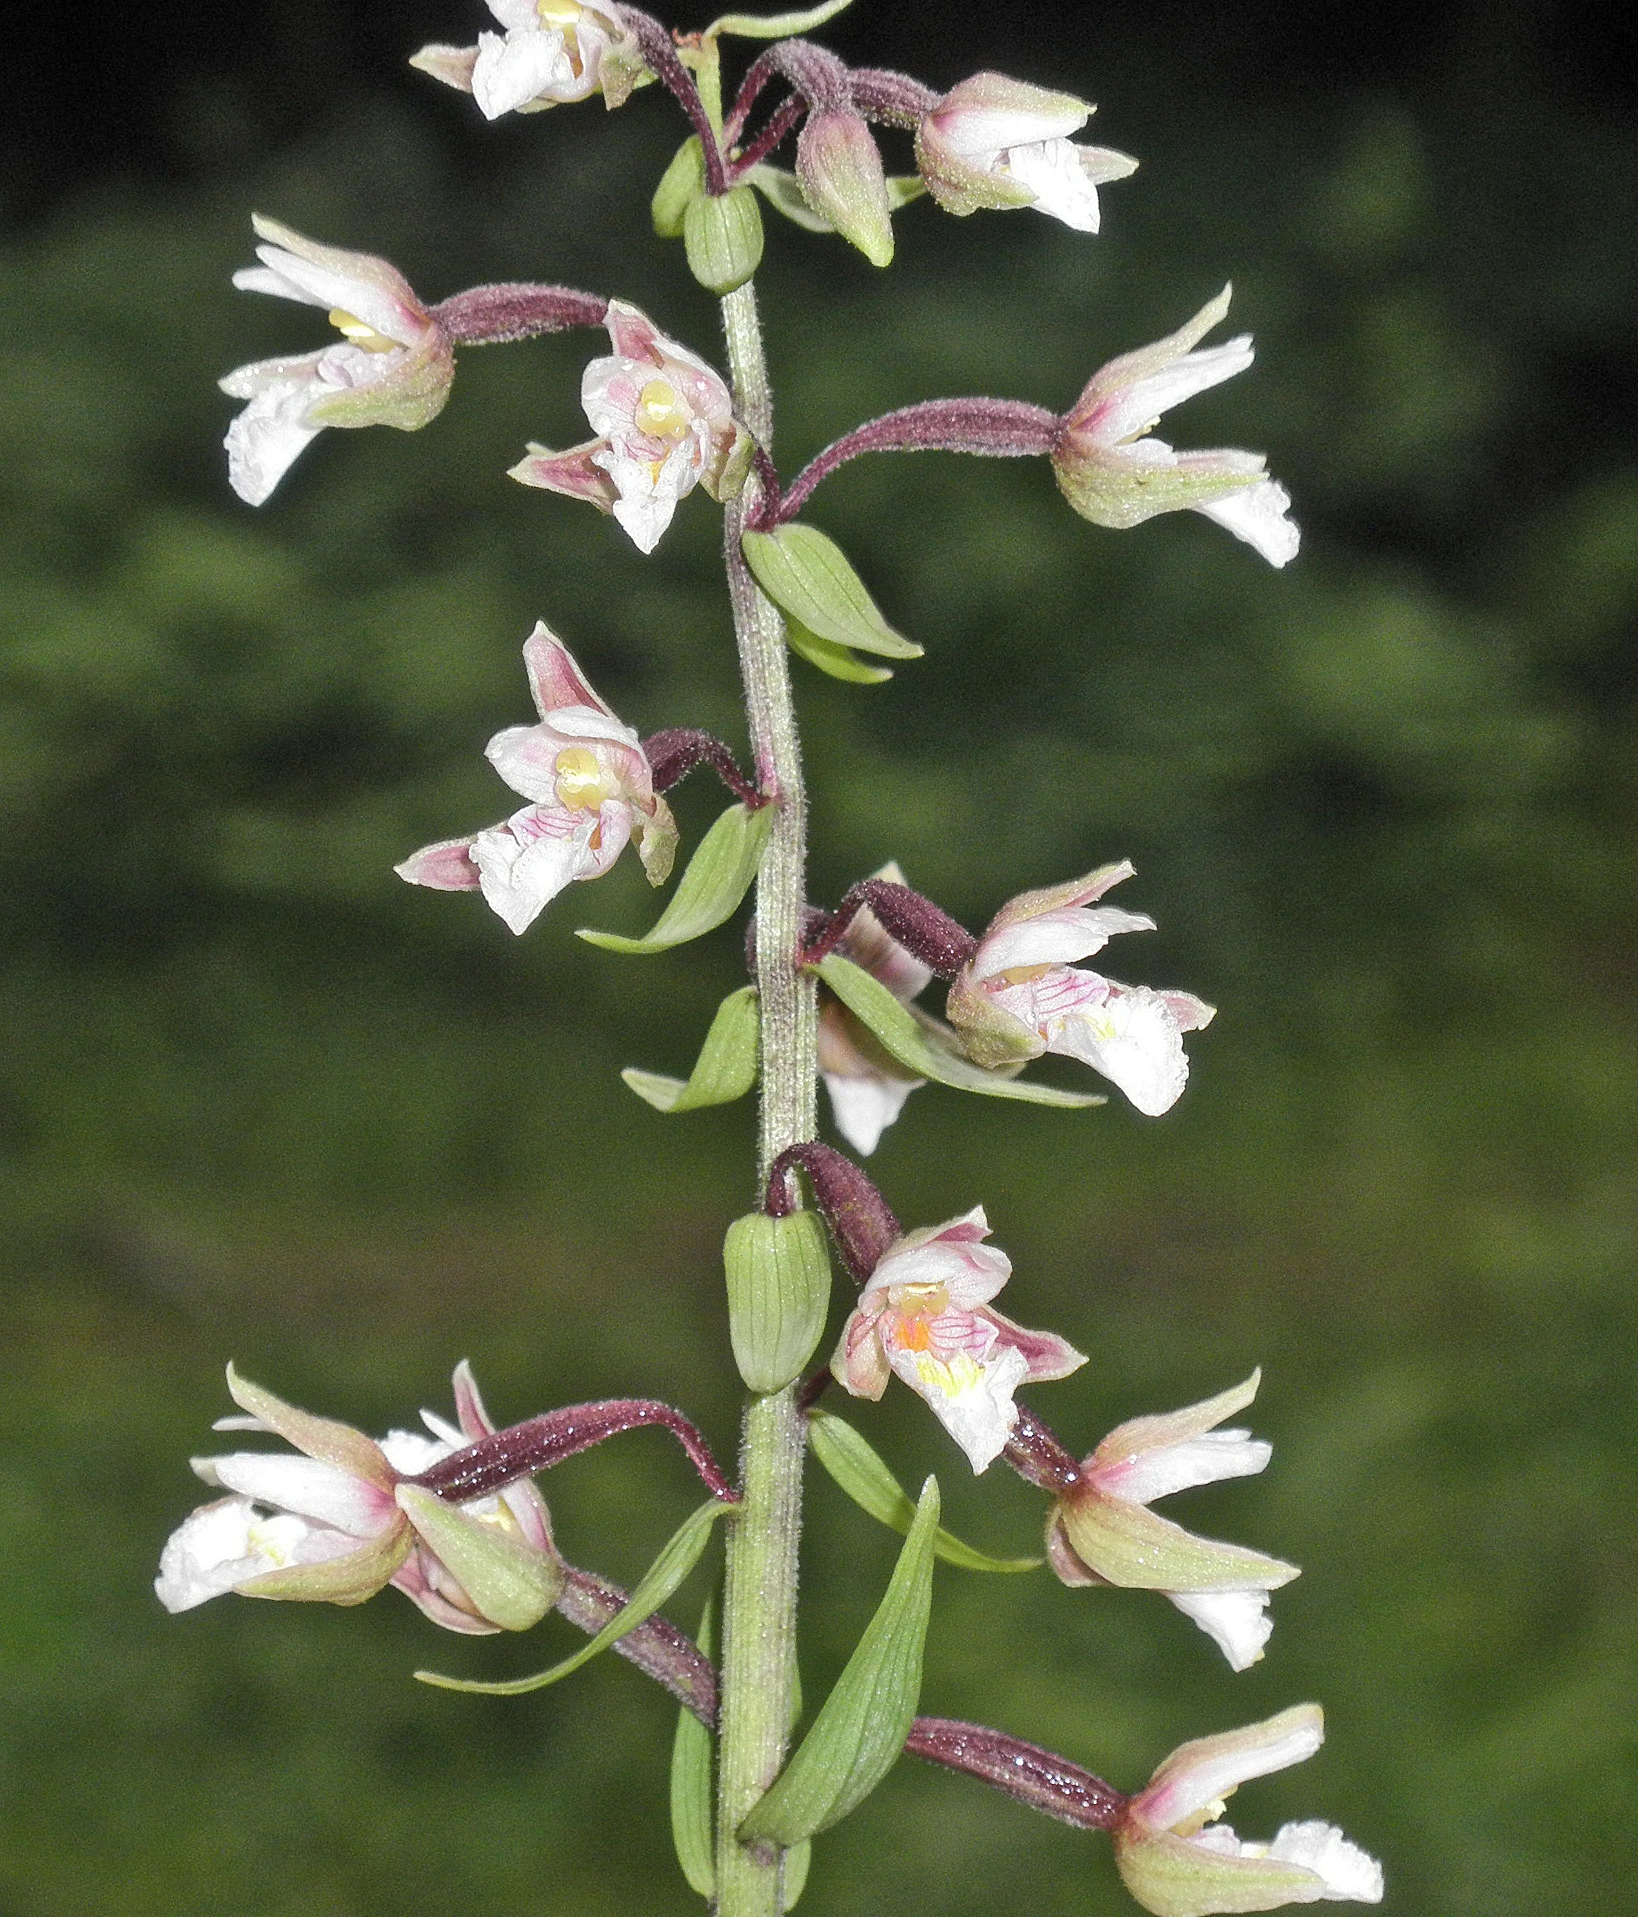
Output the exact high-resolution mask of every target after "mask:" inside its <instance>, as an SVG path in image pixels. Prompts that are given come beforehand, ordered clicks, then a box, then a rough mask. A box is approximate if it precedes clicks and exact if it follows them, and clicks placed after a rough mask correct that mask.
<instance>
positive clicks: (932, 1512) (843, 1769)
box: [739, 1478, 938, 1845]
mask: <svg viewBox="0 0 1638 1917" xmlns="http://www.w3.org/2000/svg"><path fill="white" fill-rule="evenodd" d="M937 1531H938V1480H937V1479H936V1478H929V1479H928V1480H927V1482H926V1484H924V1485H923V1486H922V1492H921V1500H920V1502H919V1503H918V1504H917V1506H916V1515H915V1519H914V1521H913V1522H912V1523H911V1526H910V1534H909V1536H908V1537H907V1538H906V1539H905V1541H904V1549H903V1550H902V1551H900V1553H899V1561H898V1563H897V1564H896V1565H895V1566H894V1569H893V1575H892V1577H891V1578H890V1579H889V1581H888V1586H887V1590H886V1592H885V1594H884V1595H883V1597H882V1601H881V1603H880V1604H879V1605H878V1606H877V1607H876V1615H875V1616H874V1617H873V1618H872V1619H871V1620H870V1622H869V1623H868V1624H867V1625H866V1626H865V1629H864V1635H863V1636H862V1637H861V1638H860V1639H859V1642H858V1643H857V1644H856V1645H855V1646H854V1648H853V1655H852V1656H851V1657H850V1658H849V1659H848V1661H847V1666H846V1668H845V1669H844V1670H843V1672H842V1675H841V1676H840V1677H839V1678H838V1679H837V1680H836V1685H835V1688H834V1689H833V1690H832V1691H831V1694H830V1696H829V1697H827V1698H826V1699H825V1701H824V1703H823V1704H822V1705H821V1706H820V1709H819V1715H818V1716H817V1717H816V1718H815V1719H814V1720H813V1727H812V1729H810V1730H809V1732H808V1734H807V1736H806V1737H804V1738H803V1740H802V1742H801V1744H800V1745H798V1747H797V1750H796V1754H795V1755H794V1756H793V1757H792V1758H791V1761H790V1762H789V1763H788V1764H787V1765H786V1766H785V1768H784V1770H783V1771H782V1772H781V1773H780V1774H779V1776H778V1778H776V1779H775V1781H774V1784H773V1787H772V1788H771V1789H770V1790H769V1792H768V1794H767V1796H766V1797H764V1798H763V1799H762V1801H761V1802H760V1803H759V1804H758V1805H757V1806H756V1808H755V1809H754V1810H753V1811H752V1812H751V1814H750V1816H749V1817H747V1818H746V1820H745V1822H744V1823H743V1824H741V1825H740V1827H739V1835H740V1837H741V1839H742V1840H743V1841H745V1842H747V1843H757V1842H767V1843H772V1844H786V1845H789V1844H796V1843H800V1842H801V1840H802V1839H803V1838H804V1837H812V1836H814V1835H816V1834H817V1833H818V1832H819V1831H822V1830H828V1829H829V1828H830V1826H831V1825H832V1824H835V1823H839V1822H840V1821H841V1819H842V1818H844V1817H846V1815H847V1814H848V1812H849V1811H850V1810H853V1809H855V1808H856V1807H857V1806H858V1805H859V1804H862V1803H863V1802H864V1800H865V1798H867V1797H868V1796H869V1795H870V1793H871V1792H872V1791H873V1790H874V1789H875V1788H876V1786H877V1785H878V1784H879V1783H880V1782H881V1781H882V1779H883V1778H884V1777H885V1776H886V1775H887V1773H888V1772H889V1771H890V1770H891V1769H892V1768H893V1765H894V1763H895V1762H896V1761H897V1759H898V1755H899V1752H900V1751H901V1750H902V1749H903V1748H904V1740H905V1738H906V1737H907V1736H908V1735H909V1733H910V1725H911V1721H912V1720H913V1719H914V1717H915V1715H916V1704H917V1701H918V1700H919V1698H920V1696H921V1654H922V1647H923V1645H924V1644H925V1642H926V1639H927V1618H928V1613H929V1611H930V1610H931V1608H932V1598H933V1539H934V1537H935V1535H936V1534H937Z"/></svg>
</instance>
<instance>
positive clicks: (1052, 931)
mask: <svg viewBox="0 0 1638 1917" xmlns="http://www.w3.org/2000/svg"><path fill="white" fill-rule="evenodd" d="M1154 929H1155V922H1154V920H1153V919H1152V918H1149V917H1148V916H1147V915H1146V914H1145V913H1142V912H1125V911H1122V909H1121V908H1120V907H1119V906H1118V905H1099V906H1095V907H1087V906H1083V905H1069V906H1064V907H1062V908H1061V909H1060V910H1058V911H1056V912H1037V913H1036V914H1035V915H1034V917H1033V918H1027V919H1020V920H1019V921H1018V922H1017V924H1015V925H1005V926H1003V927H1002V928H1001V930H1000V931H999V932H991V933H990V934H989V935H988V936H987V937H986V938H985V939H984V941H983V942H982V944H981V945H980V946H979V948H978V951H977V952H976V953H975V954H974V956H973V976H974V977H975V978H993V977H994V976H995V974H996V973H997V972H1010V971H1011V970H1012V969H1013V967H1014V966H1018V965H1072V964H1073V963H1074V962H1075V960H1076V959H1083V958H1090V957H1091V956H1092V954H1093V953H1094V952H1101V951H1102V950H1103V948H1104V946H1106V945H1107V944H1108V943H1109V941H1110V940H1111V939H1112V938H1114V937H1116V936H1117V935H1118V934H1120V933H1122V932H1152V931H1153V930H1154Z"/></svg>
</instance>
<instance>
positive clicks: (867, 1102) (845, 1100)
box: [819, 864, 933, 1157]
mask: <svg viewBox="0 0 1638 1917" xmlns="http://www.w3.org/2000/svg"><path fill="white" fill-rule="evenodd" d="M871 876H872V877H873V878H878V879H887V880H889V881H890V882H891V883H893V884H894V885H902V884H903V883H904V874H903V873H902V872H901V871H900V870H899V868H898V866H897V865H896V864H890V865H884V866H883V867H882V869H881V870H880V871H879V872H875V873H873V874H872V875H871ZM836 949H837V950H838V951H839V952H840V953H841V955H842V957H843V958H847V959H851V960H852V961H853V963H854V964H855V965H858V966H861V967H863V969H864V970H865V971H867V972H868V973H870V975H871V977H872V978H874V979H877V980H879V981H880V983H881V984H883V985H885V986H886V987H887V989H888V990H889V991H890V992H891V993H892V994H893V996H894V997H895V998H896V999H898V1000H900V1001H901V1003H903V1004H906V1005H908V1004H909V1003H910V1001H911V1000H912V999H914V998H915V996H916V994H917V993H918V992H920V991H921V989H922V988H923V987H924V986H925V985H926V984H927V981H928V980H929V979H930V978H931V977H932V976H933V970H932V967H931V966H929V965H924V964H923V963H922V962H921V960H920V959H918V958H916V957H915V956H914V954H912V953H910V952H908V951H906V950H905V948H904V947H903V946H902V945H901V944H900V943H899V941H898V940H897V939H896V938H894V937H893V936H892V934H891V933H890V932H888V931H887V930H886V928H885V927H884V926H883V925H882V922H881V920H880V919H878V918H877V916H876V914H875V913H874V912H873V911H871V909H870V907H869V906H862V907H861V908H860V909H859V911H858V912H857V913H855V915H854V917H853V920H852V923H851V924H850V925H849V926H848V929H847V931H846V932H845V933H844V934H843V935H842V939H841V941H840V943H839V944H838V946H837V948H836ZM819 1070H820V1072H821V1073H822V1074H823V1077H824V1081H825V1089H826V1091H828V1092H829V1094H830V1109H831V1116H832V1117H833V1118H834V1119H835V1121H836V1129H837V1130H838V1131H839V1132H840V1133H841V1134H842V1136H843V1137H844V1138H845V1139H846V1140H847V1142H848V1143H849V1144H850V1145H851V1146H852V1147H853V1149H854V1150H855V1151H858V1152H863V1153H864V1154H865V1156H866V1157H868V1156H869V1155H870V1153H871V1152H873V1151H874V1150H875V1149H876V1147H877V1146H878V1145H879V1144H880V1143H881V1137H882V1133H883V1132H884V1131H886V1130H887V1128H888V1126H889V1125H891V1124H892V1123H893V1121H894V1120H895V1119H896V1118H897V1117H898V1115H899V1113H900V1112H901V1111H903V1109H904V1101H905V1100H906V1099H907V1098H908V1097H909V1096H910V1094H911V1093H912V1092H913V1091H915V1090H916V1089H917V1088H918V1087H919V1086H922V1085H925V1084H926V1082H927V1081H926V1080H925V1079H924V1078H912V1077H911V1076H910V1075H909V1074H908V1073H906V1071H905V1070H904V1067H903V1066H902V1065H900V1064H899V1063H898V1062H897V1061H896V1060H895V1059H893V1058H892V1057H890V1056H889V1055H888V1053H887V1051H886V1049H885V1048H884V1047H883V1046H882V1045H881V1044H879V1043H878V1041H877V1040H876V1039H875V1038H874V1037H873V1035H872V1034H871V1033H870V1032H869V1031H868V1030H867V1029H866V1027H865V1026H864V1025H863V1024H861V1022H860V1021H859V1020H858V1019H857V1018H855V1017H854V1015H853V1013H851V1012H850V1011H849V1010H848V1009H847V1007H846V1006H845V1005H844V1004H843V1003H842V1002H841V1000H840V999H837V998H832V997H831V996H830V994H829V993H828V992H827V993H824V994H823V995H822V997H821V1003H820V1007H819Z"/></svg>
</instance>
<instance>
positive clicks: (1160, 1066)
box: [1047, 980, 1189, 1118]
mask: <svg viewBox="0 0 1638 1917" xmlns="http://www.w3.org/2000/svg"><path fill="white" fill-rule="evenodd" d="M1109 982H1110V984H1111V985H1112V986H1114V989H1113V990H1112V991H1111V992H1110V994H1109V997H1108V998H1107V999H1106V1000H1105V1001H1104V1003H1103V1004H1102V1005H1101V1006H1098V1007H1095V1008H1088V1009H1087V1010H1085V1011H1082V1012H1077V1013H1075V1014H1073V1015H1072V1016H1070V1017H1068V1018H1064V1019H1062V1020H1057V1019H1055V1020H1053V1021H1052V1023H1053V1026H1054V1029H1053V1030H1051V1031H1049V1032H1048V1033H1047V1050H1048V1051H1049V1052H1061V1053H1064V1054H1066V1055H1067V1056H1068V1057H1070V1058H1078V1059H1080V1060H1082V1061H1083V1062H1084V1063H1085V1064H1088V1065H1090V1066H1091V1067H1092V1069H1093V1070H1094V1071H1098V1072H1102V1073H1103V1075H1104V1077H1105V1078H1108V1079H1112V1080H1113V1081H1114V1082H1115V1084H1117V1085H1118V1086H1119V1087H1120V1089H1121V1090H1122V1091H1123V1092H1124V1093H1125V1094H1126V1096H1127V1097H1128V1098H1129V1099H1130V1100H1131V1101H1132V1103H1133V1104H1134V1105H1135V1106H1136V1107H1137V1109H1138V1110H1139V1111H1140V1112H1142V1113H1143V1114H1144V1115H1145V1117H1148V1118H1158V1117H1159V1116H1160V1115H1161V1113H1162V1112H1167V1111H1170V1110H1171V1108H1172V1106H1173V1105H1175V1104H1176V1103H1177V1101H1178V1099H1179V1098H1180V1097H1181V1096H1182V1093H1183V1087H1184V1085H1185V1084H1186V1083H1187V1082H1188V1076H1189V1061H1188V1060H1187V1059H1186V1058H1185V1057H1184V1055H1183V1035H1182V1033H1181V1032H1180V1031H1179V1030H1178V1028H1177V1020H1176V1019H1175V1018H1174V1017H1173V1015H1172V1012H1171V1008H1170V1007H1169V1006H1168V1005H1167V1004H1166V1002H1165V1000H1164V999H1162V998H1161V996H1160V994H1159V993H1158V992H1152V991H1150V990H1149V988H1148V986H1146V985H1121V986H1115V985H1114V981H1113V980H1110V981H1109Z"/></svg>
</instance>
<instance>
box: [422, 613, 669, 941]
mask: <svg viewBox="0 0 1638 1917" xmlns="http://www.w3.org/2000/svg"><path fill="white" fill-rule="evenodd" d="M523 663H524V665H525V667H526V668H527V669H528V673H529V688H530V690H531V691H532V692H533V694H534V696H535V708H536V710H537V711H538V712H539V714H540V719H539V722H538V723H537V724H535V725H532V726H508V727H507V728H506V730H505V731H504V732H497V733H496V734H495V736H494V738H493V739H491V740H490V741H489V744H488V746H487V747H486V748H485V752H486V756H487V757H488V760H489V763H490V764H491V765H492V766H493V767H494V768H495V770H496V771H497V772H498V773H499V774H500V775H501V777H502V778H503V779H504V780H505V781H506V783H507V784H508V785H509V786H510V787H511V788H512V790H513V791H514V792H521V793H522V794H523V796H524V797H525V798H526V799H528V800H530V801H531V803H530V804H528V805H526V806H525V807H524V808H523V810H522V811H521V812H514V813H513V814H512V816H511V817H510V818H509V819H502V820H501V822H500V824H499V825H492V826H489V827H488V828H487V829H486V830H485V831H482V832H475V833H472V834H471V835H470V836H469V837H467V838H464V839H441V840H439V841H438V843H437V844H435V845H426V846H423V847H422V848H421V850H420V851H419V852H416V853H412V854H411V856H410V857H409V858H407V859H405V861H404V862H403V864H402V865H399V866H395V867H394V868H393V869H394V870H395V871H396V872H397V873H398V876H399V877H400V878H403V879H408V880H409V882H410V884H411V885H428V886H431V887H433V888H434V889H435V890H436V891H440V892H479V891H481V892H482V893H483V895H484V898H485V899H486V900H487V901H488V902H489V904H490V906H491V907H492V908H493V910H494V911H495V912H496V913H497V914H498V915H499V916H500V917H501V918H502V919H504V920H505V922H506V923H507V925H509V926H510V927H511V929H512V930H513V931H514V932H523V931H525V930H527V928H528V927H529V926H530V925H532V924H533V923H534V921H535V920H536V919H537V918H538V917H539V916H540V913H541V912H542V911H543V910H544V908H545V907H546V906H547V905H549V904H550V903H551V901H552V900H553V899H554V898H556V897H557V895H558V893H559V892H561V891H562V890H563V888H564V887H565V886H566V885H569V884H572V883H573V881H574V880H576V879H597V878H601V877H602V876H603V874H604V873H605V872H606V871H608V869H609V867H610V866H611V865H613V863H614V862H615V860H616V859H617V858H619V856H620V854H621V852H622V851H623V850H624V849H625V846H626V843H627V841H628V840H630V839H631V838H632V837H633V836H635V837H636V840H637V852H638V857H639V858H641V860H642V862H643V869H644V871H645V872H647V874H648V878H649V883H650V884H651V885H661V884H663V883H664V882H665V880H666V878H667V877H668V876H669V874H670V871H671V861H672V858H673V856H674V854H675V852H676V849H677V827H676V823H675V821H674V820H673V819H672V816H671V808H670V807H669V806H668V805H667V804H666V802H665V800H664V799H662V798H660V797H659V796H658V794H657V793H656V792H655V790H654V781H653V777H652V774H651V772H650V769H649V763H648V760H647V758H646V757H645V756H644V754H643V749H642V746H641V745H640V744H639V743H638V738H637V734H636V733H635V732H633V731H632V729H631V727H630V726H627V725H622V724H621V723H620V721H619V720H618V719H617V718H616V717H615V716H614V714H613V712H612V711H611V710H610V709H609V707H608V705H607V704H606V703H605V702H604V701H603V700H602V699H600V698H599V697H598V696H597V694H596V693H595V692H593V690H592V689H591V686H590V685H589V684H588V683H587V681H586V677H585V674H584V673H582V672H581V670H580V668H579V666H578V665H576V664H575V660H574V655H573V654H572V653H571V652H570V651H569V649H568V647H567V646H566V645H564V643H563V641H562V640H561V639H559V638H558V637H557V636H556V635H555V634H554V633H552V632H551V631H549V630H548V629H547V627H546V626H545V625H544V624H538V625H536V627H535V629H534V631H533V632H532V633H530V635H529V637H528V639H527V640H526V641H525V643H524V647H523Z"/></svg>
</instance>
